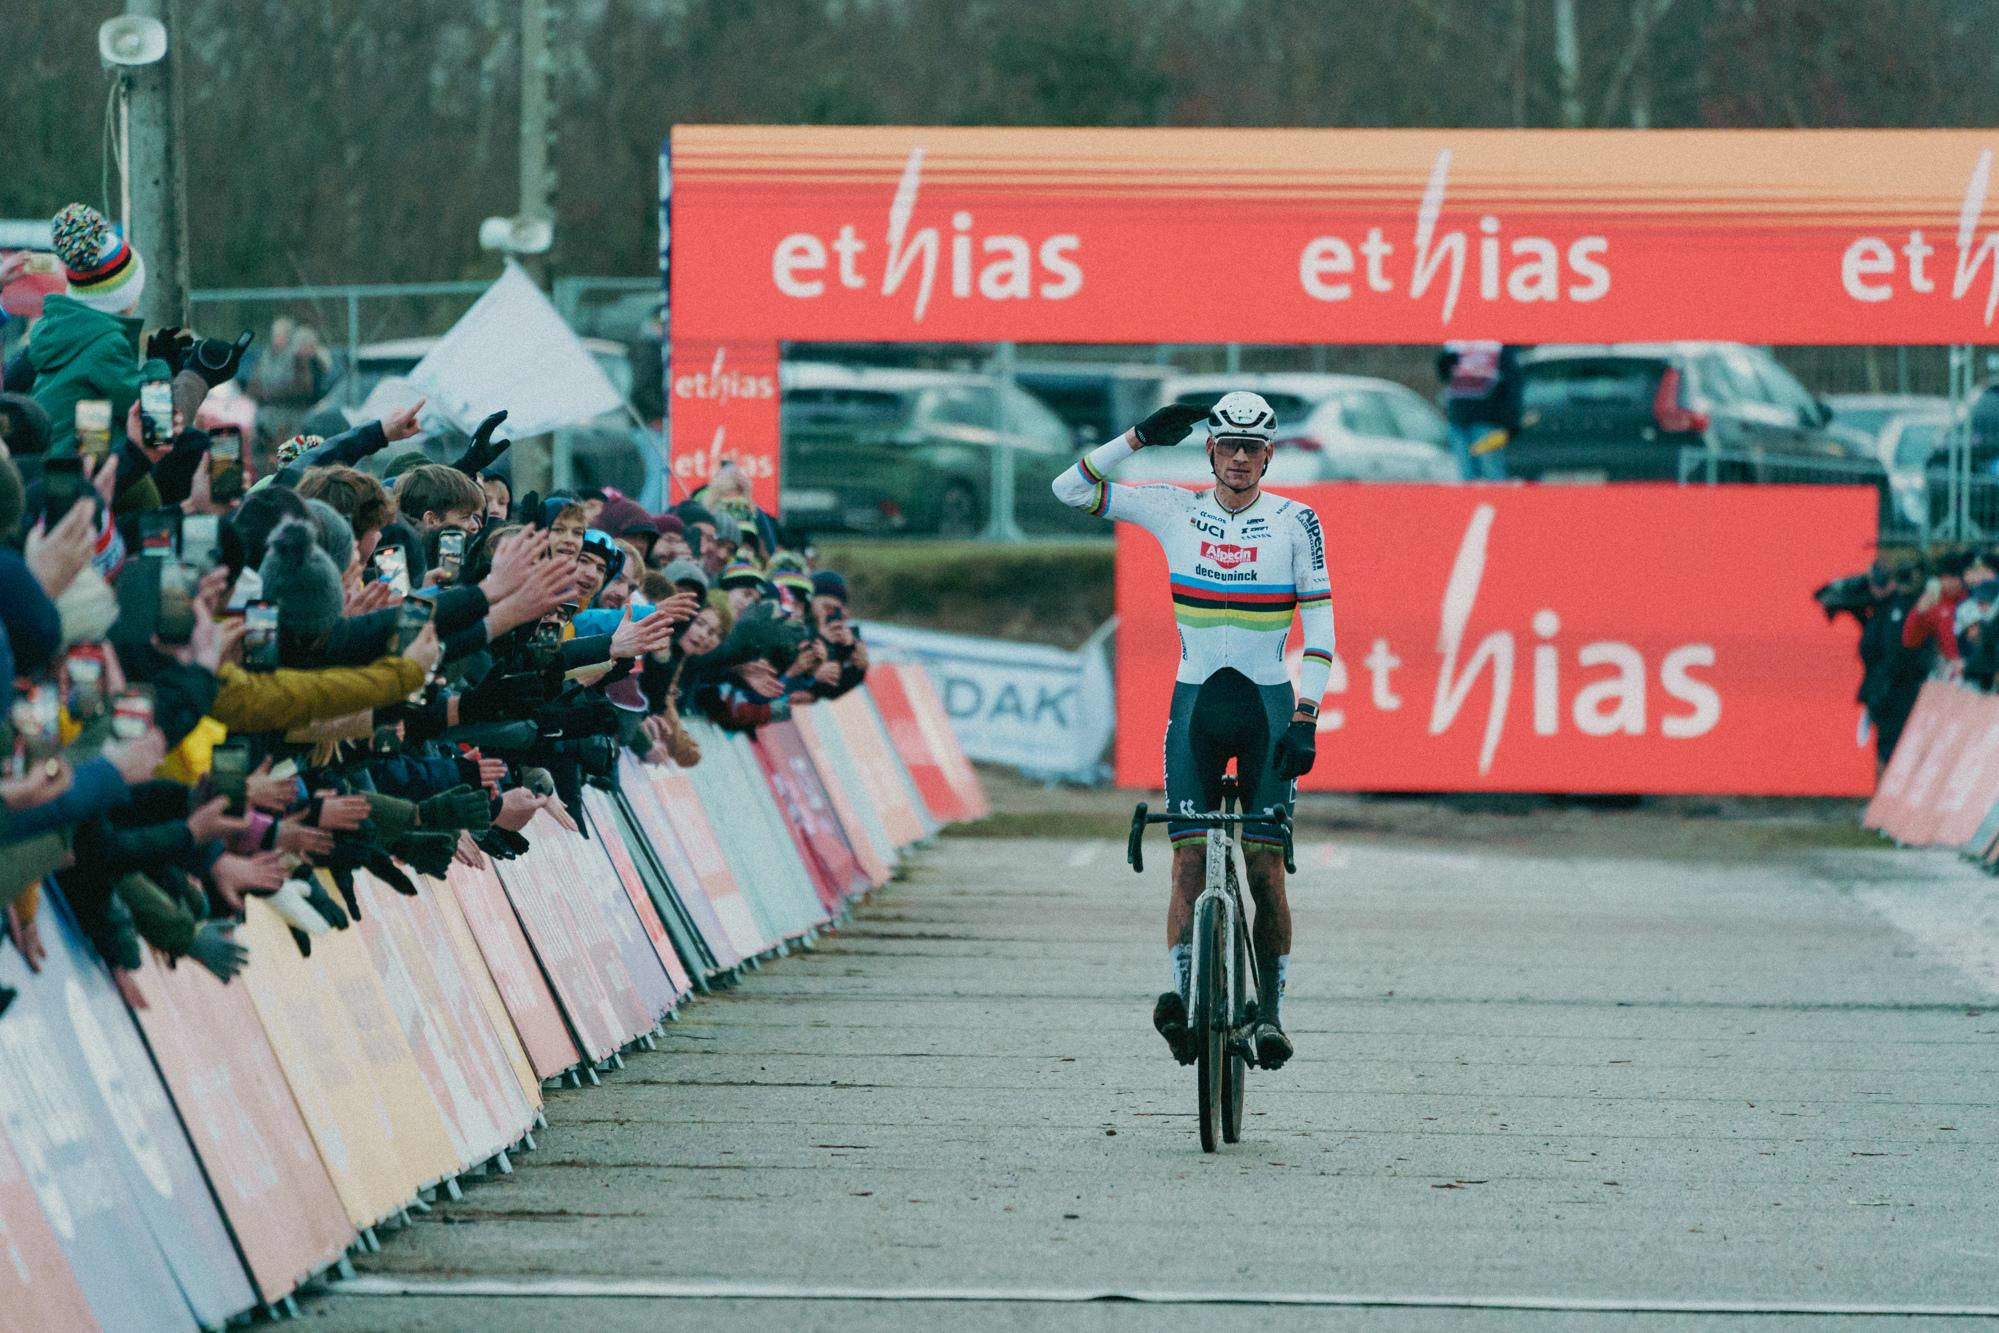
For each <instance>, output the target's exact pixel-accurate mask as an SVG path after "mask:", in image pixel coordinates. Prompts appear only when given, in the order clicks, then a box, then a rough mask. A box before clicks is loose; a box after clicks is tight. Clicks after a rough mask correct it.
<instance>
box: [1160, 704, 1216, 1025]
mask: <svg viewBox="0 0 1999 1333" xmlns="http://www.w3.org/2000/svg"><path fill="white" fill-rule="evenodd" d="M1199 695H1200V687H1199V686H1198V685H1188V684H1177V685H1175V686H1174V687H1173V705H1172V711H1171V712H1170V713H1169V714H1168V715H1167V719H1166V809H1167V812H1168V813H1169V814H1170V813H1172V812H1174V811H1177V810H1181V809H1186V810H1189V811H1194V810H1206V809H1208V808H1209V807H1208V806H1206V805H1203V804H1201V803H1200V802H1201V801H1202V800H1203V799H1204V797H1203V793H1202V790H1201V783H1200V779H1199V773H1200V768H1199V766H1198V764H1197V763H1196V761H1195V754H1194V727H1193V717H1194V705H1195V702H1196V700H1197V699H1198V698H1199ZM1166 832H1167V836H1168V837H1169V838H1170V839H1171V840H1172V843H1173V886H1172V892H1171V894H1170V895H1169V898H1168V901H1167V905H1166V958H1167V968H1168V971H1169V974H1170V977H1171V987H1172V988H1171V989H1170V990H1167V991H1165V992H1164V993H1162V994H1161V995H1160V997H1159V999H1158V1002H1157V1003H1155V1004H1154V1005H1153V1007H1152V1026H1153V1027H1154V1028H1155V1029H1157V1030H1158V1032H1159V1035H1160V1036H1162V1037H1164V1038H1165V1039H1166V1044H1167V1045H1168V1046H1169V1047H1171V1048H1172V1051H1173V1055H1174V1058H1176V1059H1178V1060H1179V1061H1180V1063H1182V1064H1186V1063H1187V1062H1188V1061H1189V1060H1191V1059H1192V1058H1193V1056H1194V1050H1193V1043H1192V1040H1191V1037H1190V1034H1189V1030H1188V1025H1187V1000H1188V996H1187V984H1188V979H1189V975H1190V973H1191V970H1192V967H1193V958H1192V945H1191V943H1190V936H1191V932H1192V927H1193V920H1194V899H1196V898H1198V897H1199V896H1200V894H1201V879H1202V873H1203V865H1204V861H1205V858H1206V855H1207V839H1206V837H1205V836H1204V835H1202V834H1201V831H1200V830H1199V829H1198V828H1193V829H1190V828H1189V827H1188V826H1186V825H1173V824H1169V825H1167V828H1166Z"/></svg>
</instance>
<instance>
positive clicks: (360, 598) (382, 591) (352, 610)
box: [344, 579, 403, 618]
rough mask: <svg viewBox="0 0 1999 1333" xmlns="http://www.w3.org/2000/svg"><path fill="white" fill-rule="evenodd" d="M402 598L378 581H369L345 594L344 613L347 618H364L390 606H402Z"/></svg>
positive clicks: (392, 589)
mask: <svg viewBox="0 0 1999 1333" xmlns="http://www.w3.org/2000/svg"><path fill="white" fill-rule="evenodd" d="M402 601H403V599H402V597H401V596H400V595H399V594H398V593H397V592H396V590H395V589H394V588H392V587H390V586H389V585H388V584H386V583H384V582H382V581H381V580H380V579H370V580H367V581H366V582H364V583H362V585H361V586H360V587H359V588H358V589H356V590H355V591H354V592H351V593H349V594H347V598H346V604H345V608H344V609H345V611H346V613H347V615H348V617H349V618H352V617H354V616H365V615H367V614H369V613H370V612H373V611H384V610H387V609H388V608H389V607H392V606H400V605H402Z"/></svg>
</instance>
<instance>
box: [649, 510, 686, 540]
mask: <svg viewBox="0 0 1999 1333" xmlns="http://www.w3.org/2000/svg"><path fill="white" fill-rule="evenodd" d="M652 528H653V531H654V532H657V533H658V534H659V535H660V536H662V537H672V536H679V535H683V534H685V533H686V531H687V524H686V523H684V522H682V521H681V518H680V515H678V514H659V515H657V516H655V517H654V519H653V521H652Z"/></svg>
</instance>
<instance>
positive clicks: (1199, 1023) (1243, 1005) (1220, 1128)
mask: <svg viewBox="0 0 1999 1333" xmlns="http://www.w3.org/2000/svg"><path fill="white" fill-rule="evenodd" d="M1221 785H1222V808H1221V809H1220V810H1216V811H1211V812H1209V813H1207V814H1200V815H1185V814H1178V815H1176V814H1164V815H1155V814H1151V813H1149V812H1148V810H1147V809H1146V805H1145V802H1143V801H1140V802H1139V803H1138V806H1137V808H1135V809H1134V810H1133V811H1132V813H1131V836H1130V839H1129V840H1128V842H1127V843H1126V846H1125V857H1126V859H1127V860H1128V861H1130V862H1131V868H1132V869H1133V870H1134V871H1137V872H1141V873H1142V872H1143V871H1144V869H1145V849H1144V845H1143V844H1144V839H1145V828H1146V825H1148V824H1167V823H1173V824H1193V825H1198V826H1204V827H1206V828H1207V829H1208V830H1209V833H1208V850H1207V868H1206V872H1205V875H1204V882H1203V887H1202V889H1201V895H1200V897H1198V898H1196V899H1195V900H1194V915H1193V930H1192V941H1191V942H1192V944H1193V948H1192V949H1191V950H1189V953H1190V955H1191V964H1192V966H1191V968H1190V970H1189V972H1188V979H1187V994H1188V996H1189V999H1190V1003H1189V1005H1188V1010H1189V1012H1188V1015H1187V1022H1188V1027H1189V1028H1190V1029H1191V1030H1192V1032H1193V1034H1194V1040H1195V1048H1196V1052H1197V1054H1196V1057H1195V1065H1196V1069H1195V1082H1196V1085H1197V1095H1198V1097H1199V1106H1200V1121H1201V1148H1202V1151H1204V1152H1214V1151H1215V1149H1216V1146H1217V1144H1218V1143H1234V1142H1236V1141H1237V1140H1238V1139H1239V1138H1241V1136H1242V1119H1243V1085H1244V1083H1245V1082H1246V1079H1247V1074H1248V1066H1249V1063H1250V1060H1249V1027H1250V1023H1251V1022H1252V1019H1253V1013H1252V1011H1251V1008H1250V1001H1249V995H1250V993H1251V991H1252V990H1253V989H1254V990H1255V992H1256V993H1258V994H1260V993H1261V989H1260V987H1258V986H1257V983H1256V961H1255V951H1254V950H1252V949H1250V948H1249V939H1248V936H1249V918H1248V916H1247V914H1246V913H1245V912H1244V911H1243V905H1242V886H1243V885H1244V884H1246V883H1248V882H1249V869H1248V867H1247V866H1246V865H1245V864H1244V862H1243V855H1242V824H1243V823H1244V821H1245V820H1246V819H1248V818H1250V816H1248V815H1247V814H1246V813H1245V812H1244V811H1242V810H1241V809H1239V808H1238V807H1237V804H1236V802H1237V799H1238V797H1239V795H1240V789H1239V787H1238V786H1237V783H1236V780H1235V778H1234V777H1233V776H1224V777H1223V778H1222V784H1221ZM1255 819H1256V820H1257V822H1259V823H1270V824H1275V825H1277V827H1278V828H1279V830H1280V831H1281V832H1282V833H1283V835H1284V866H1285V869H1286V870H1287V871H1291V872H1295V871H1296V870H1297V868H1298V867H1297V866H1296V865H1295V864H1293V861H1292V856H1291V818H1290V815H1289V813H1288V812H1286V811H1284V810H1277V811H1274V812H1264V813H1261V814H1258V815H1256V816H1255Z"/></svg>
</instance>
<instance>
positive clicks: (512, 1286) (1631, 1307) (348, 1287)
mask: <svg viewBox="0 0 1999 1333" xmlns="http://www.w3.org/2000/svg"><path fill="white" fill-rule="evenodd" d="M327 1293H328V1294H329V1295H334V1296H443V1297H495V1296H498V1297H508V1296H516V1297H550V1296H554V1297H565V1298H569V1299H622V1300H681V1301H687V1300H705V1301H940V1302H942V1301H948V1302H958V1303H964V1304H1030V1305H1082V1304H1089V1303H1093V1302H1097V1301H1128V1302H1132V1303H1134V1304H1139V1305H1295V1306H1323V1307H1326V1308H1342V1307H1343V1308H1393V1309H1423V1310H1549V1311H1562V1312H1570V1313H1597V1314H1705V1315H1820V1316H1832V1317H1842V1318H1897V1319H1904V1318H1913V1317H1926V1318H1931V1319H1993V1318H1999V1305H1950V1304H1927V1303H1922V1302H1914V1301H1912V1302H1909V1303H1907V1304H1863V1303H1852V1302H1841V1301H1784V1300H1775V1301H1747V1300H1694V1301H1676V1300H1664V1299H1653V1298H1648V1297H1643V1296H1634V1297H1592V1296H1430V1295H1385V1294H1371V1293H1362V1292H1314V1291H1283V1292H1248V1291H1241V1292H1234V1291H1173V1290H1170V1289H1162V1290H1157V1291H1149V1290H1145V1289H1142V1288H1140V1289H1133V1290H1129V1291H1118V1290H1111V1289H1106V1288H1096V1287H833V1286H812V1285H810V1284H805V1283H800V1284H790V1283H776V1282H673V1281H662V1280H659V1279H655V1278H631V1279H623V1278H603V1279H592V1278H544V1279H536V1280H534V1281H510V1280H503V1279H495V1278H457V1279H424V1278H400V1277H386V1276H383V1277H357V1278H349V1279H348V1280H346V1281H344V1282H335V1283H332V1284H331V1285H329V1286H328V1287H327Z"/></svg>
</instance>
